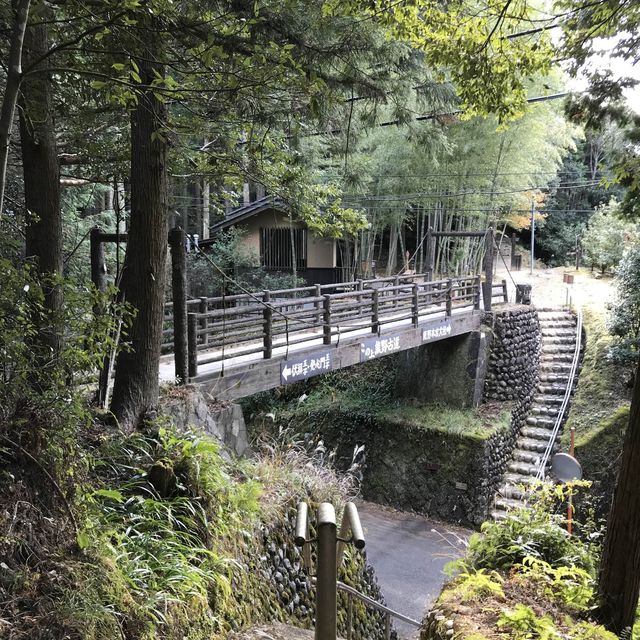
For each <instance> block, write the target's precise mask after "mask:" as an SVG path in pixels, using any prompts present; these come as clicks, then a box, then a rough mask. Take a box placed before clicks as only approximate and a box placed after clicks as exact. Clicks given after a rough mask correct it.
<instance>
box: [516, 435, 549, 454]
mask: <svg viewBox="0 0 640 640" xmlns="http://www.w3.org/2000/svg"><path fill="white" fill-rule="evenodd" d="M548 442H549V439H548V438H547V439H546V440H540V439H538V438H528V437H525V436H520V437H519V438H518V440H517V441H516V447H518V450H520V451H525V450H526V451H530V452H531V453H533V454H540V453H544V451H545V449H546V448H547V443H548Z"/></svg>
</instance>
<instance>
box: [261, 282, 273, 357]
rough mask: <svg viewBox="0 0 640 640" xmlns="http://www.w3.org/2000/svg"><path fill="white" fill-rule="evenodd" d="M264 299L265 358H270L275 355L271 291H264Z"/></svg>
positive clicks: (263, 330)
mask: <svg viewBox="0 0 640 640" xmlns="http://www.w3.org/2000/svg"><path fill="white" fill-rule="evenodd" d="M262 300H263V301H264V309H263V311H262V333H263V340H264V352H263V355H264V359H265V360H268V359H269V358H271V357H272V355H273V307H272V306H271V305H270V304H269V302H270V300H271V292H270V291H267V290H265V291H263V296H262Z"/></svg>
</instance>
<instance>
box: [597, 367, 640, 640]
mask: <svg viewBox="0 0 640 640" xmlns="http://www.w3.org/2000/svg"><path fill="white" fill-rule="evenodd" d="M639 482H640V363H638V370H637V372H636V379H635V383H634V387H633V399H632V400H631V415H630V416H629V426H628V427H627V433H626V435H625V438H624V447H623V449H622V463H621V466H620V474H619V476H618V483H617V485H616V490H615V493H614V494H613V502H612V504H611V511H610V512H609V519H608V520H607V533H606V535H605V539H604V546H603V548H602V560H601V563H600V577H599V580H598V591H599V599H600V606H599V609H598V617H599V618H600V620H601V621H602V623H603V624H604V625H605V626H606V627H607V628H608V629H610V630H611V631H613V633H615V634H618V635H619V634H620V633H621V632H622V631H623V630H624V629H626V628H627V627H633V622H634V619H635V615H636V607H637V606H638V595H639V592H640V491H639V490H638V483H639Z"/></svg>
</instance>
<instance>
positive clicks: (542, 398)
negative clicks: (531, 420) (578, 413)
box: [533, 394, 563, 406]
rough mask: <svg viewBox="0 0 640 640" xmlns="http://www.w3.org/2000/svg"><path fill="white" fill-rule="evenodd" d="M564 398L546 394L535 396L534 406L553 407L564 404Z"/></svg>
mask: <svg viewBox="0 0 640 640" xmlns="http://www.w3.org/2000/svg"><path fill="white" fill-rule="evenodd" d="M562 400H563V398H562V396H551V395H544V394H542V395H541V394H536V395H535V396H533V403H534V405H545V406H548V405H552V404H562Z"/></svg>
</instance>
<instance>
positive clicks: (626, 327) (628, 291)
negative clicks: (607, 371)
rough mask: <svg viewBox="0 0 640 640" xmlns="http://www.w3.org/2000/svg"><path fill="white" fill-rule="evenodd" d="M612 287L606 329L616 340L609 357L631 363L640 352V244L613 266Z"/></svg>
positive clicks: (620, 361) (610, 348) (614, 360)
mask: <svg viewBox="0 0 640 640" xmlns="http://www.w3.org/2000/svg"><path fill="white" fill-rule="evenodd" d="M615 286H616V296H615V300H614V302H613V304H612V305H611V307H610V310H609V316H608V318H607V328H608V329H609V331H610V333H612V334H613V335H614V336H616V338H617V339H616V340H615V341H614V342H613V344H612V345H611V346H610V347H609V356H610V358H611V360H612V361H613V362H614V363H615V364H621V365H626V366H628V365H634V364H635V362H636V361H637V358H638V352H639V351H640V246H637V245H634V246H632V247H630V248H629V249H628V250H627V252H626V253H625V255H624V257H623V258H622V260H621V261H620V264H619V265H618V268H617V269H616V278H615Z"/></svg>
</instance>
